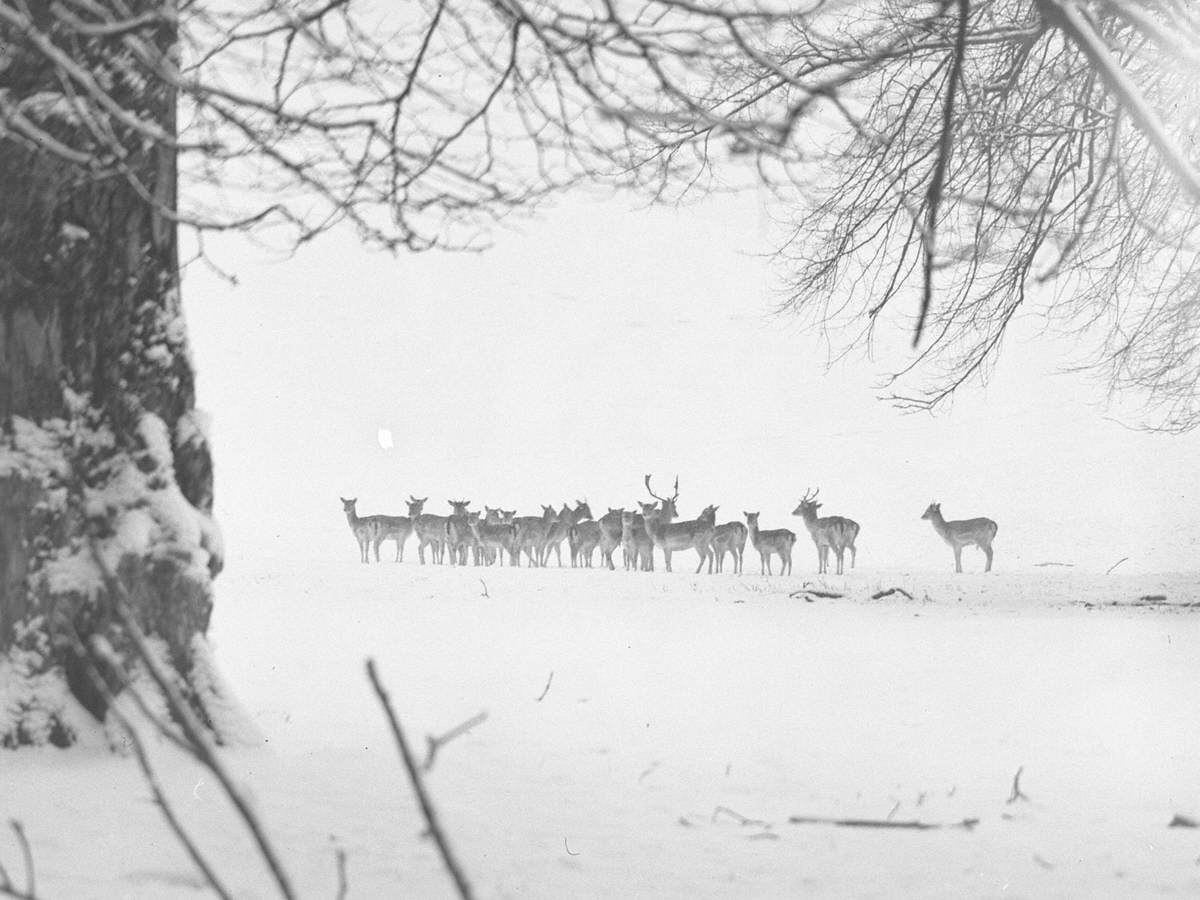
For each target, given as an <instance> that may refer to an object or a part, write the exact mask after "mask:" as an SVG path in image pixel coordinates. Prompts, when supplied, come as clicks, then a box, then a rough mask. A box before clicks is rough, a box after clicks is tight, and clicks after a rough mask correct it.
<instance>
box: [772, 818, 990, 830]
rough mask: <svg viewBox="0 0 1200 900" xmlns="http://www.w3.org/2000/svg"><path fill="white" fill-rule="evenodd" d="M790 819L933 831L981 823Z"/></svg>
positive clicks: (965, 820) (966, 821)
mask: <svg viewBox="0 0 1200 900" xmlns="http://www.w3.org/2000/svg"><path fill="white" fill-rule="evenodd" d="M788 821H789V822H791V823H792V824H793V825H837V826H839V827H842V828H909V829H914V830H917V831H931V830H933V829H937V828H946V829H949V828H962V829H964V830H966V831H970V830H971V829H972V828H974V827H975V826H976V825H978V824H979V820H978V819H963V820H962V821H961V822H918V821H916V820H909V821H903V822H895V821H892V820H891V819H827V818H825V817H823V816H792V817H791V818H790V819H788Z"/></svg>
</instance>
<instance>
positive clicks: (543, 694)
mask: <svg viewBox="0 0 1200 900" xmlns="http://www.w3.org/2000/svg"><path fill="white" fill-rule="evenodd" d="M553 680H554V670H553V669H551V670H550V677H549V678H547V679H546V686H545V687H544V688H542V692H541V693H540V694H538V697H537V700H536V702H537V703H541V702H542V701H543V700H545V699H546V695H547V694H548V693H550V682H552V681H553Z"/></svg>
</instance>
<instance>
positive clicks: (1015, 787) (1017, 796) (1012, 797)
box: [1004, 766, 1029, 803]
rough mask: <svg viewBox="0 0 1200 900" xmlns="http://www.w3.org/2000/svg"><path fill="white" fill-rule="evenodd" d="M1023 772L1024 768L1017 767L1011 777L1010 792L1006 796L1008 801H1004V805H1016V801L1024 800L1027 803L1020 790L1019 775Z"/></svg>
mask: <svg viewBox="0 0 1200 900" xmlns="http://www.w3.org/2000/svg"><path fill="white" fill-rule="evenodd" d="M1024 771H1025V767H1024V766H1018V767H1017V774H1016V775H1014V776H1013V783H1012V792H1011V793H1010V794H1009V795H1008V799H1007V800H1006V801H1004V802H1005V803H1016V802H1017V801H1018V800H1024V801H1025V802H1026V803H1028V802H1029V798H1028V797H1027V796H1025V793H1024V792H1023V791H1022V790H1021V773H1022V772H1024Z"/></svg>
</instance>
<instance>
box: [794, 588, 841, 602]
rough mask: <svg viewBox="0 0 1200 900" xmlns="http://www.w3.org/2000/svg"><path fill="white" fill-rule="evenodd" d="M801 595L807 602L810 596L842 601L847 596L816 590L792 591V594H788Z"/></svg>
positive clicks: (802, 589)
mask: <svg viewBox="0 0 1200 900" xmlns="http://www.w3.org/2000/svg"><path fill="white" fill-rule="evenodd" d="M801 594H803V595H805V599H806V600H807V599H808V597H809V596H813V597H820V598H821V599H822V600H840V599H841V598H842V597H845V596H846V595H845V594H839V593H837V592H836V591H819V590H817V589H816V588H801V589H800V590H798V591H792V592H791V593H790V594H788V596H789V597H799V596H800V595H801Z"/></svg>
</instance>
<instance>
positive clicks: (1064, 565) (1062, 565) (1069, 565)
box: [1033, 562, 1075, 569]
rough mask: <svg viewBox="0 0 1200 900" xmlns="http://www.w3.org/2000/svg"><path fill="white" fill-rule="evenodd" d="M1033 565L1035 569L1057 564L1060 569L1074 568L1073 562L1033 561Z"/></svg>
mask: <svg viewBox="0 0 1200 900" xmlns="http://www.w3.org/2000/svg"><path fill="white" fill-rule="evenodd" d="M1033 566H1034V568H1035V569H1046V568H1050V567H1051V566H1057V567H1059V568H1062V569H1073V568H1075V563H1063V562H1040V563H1034V564H1033Z"/></svg>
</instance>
